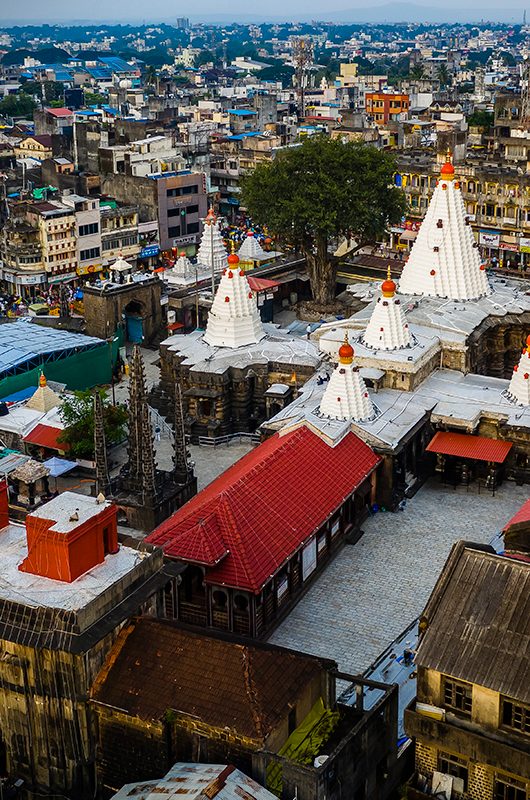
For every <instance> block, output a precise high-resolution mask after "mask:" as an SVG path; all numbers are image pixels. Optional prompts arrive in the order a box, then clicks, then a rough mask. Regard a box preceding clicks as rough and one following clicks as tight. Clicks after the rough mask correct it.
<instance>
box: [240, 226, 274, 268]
mask: <svg viewBox="0 0 530 800" xmlns="http://www.w3.org/2000/svg"><path fill="white" fill-rule="evenodd" d="M238 256H239V259H240V261H266V260H267V258H269V256H268V255H267V253H266V252H265V250H264V249H263V248H262V246H261V245H260V243H259V242H258V240H257V239H256V237H255V236H254V233H253V232H252V231H249V232H248V233H247V235H246V236H245V239H244V241H243V244H242V245H241V247H240V248H239V251H238Z"/></svg>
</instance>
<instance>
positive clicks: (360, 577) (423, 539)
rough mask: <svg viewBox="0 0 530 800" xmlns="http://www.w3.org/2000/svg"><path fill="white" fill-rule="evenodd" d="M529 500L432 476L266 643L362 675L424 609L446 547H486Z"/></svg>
mask: <svg viewBox="0 0 530 800" xmlns="http://www.w3.org/2000/svg"><path fill="white" fill-rule="evenodd" d="M527 499H528V487H527V486H523V487H518V486H515V484H513V483H505V484H503V485H502V486H501V487H500V488H499V490H498V492H497V494H496V496H495V497H492V496H491V495H490V494H481V495H477V494H474V493H472V492H469V493H466V491H465V490H457V491H454V490H453V489H446V488H444V487H442V486H440V485H439V484H438V482H437V481H435V480H434V479H433V481H431V482H430V483H428V484H426V485H425V486H424V487H422V489H420V491H419V492H418V493H417V494H416V496H415V497H414V498H413V499H412V500H409V501H408V502H407V506H406V508H405V510H404V511H402V512H396V513H394V514H392V513H379V514H377V515H375V516H374V517H370V518H369V519H368V520H366V522H365V524H364V525H363V530H364V532H365V533H364V536H363V537H362V538H361V539H360V540H359V541H358V542H357V544H355V545H346V546H345V547H344V548H343V549H342V550H341V551H340V552H339V553H338V555H337V556H336V558H335V559H334V561H333V562H332V563H331V564H329V565H328V566H327V567H326V569H325V570H324V572H323V573H322V575H320V576H319V577H318V578H317V580H316V581H315V583H314V584H313V586H312V587H311V588H310V589H309V591H308V592H307V594H306V595H305V596H304V597H303V598H302V600H301V601H300V602H299V603H298V605H297V606H296V607H295V608H294V610H293V611H292V612H291V614H290V615H289V617H288V618H287V619H286V620H285V621H284V622H283V623H282V624H281V625H280V627H279V628H278V629H277V630H276V631H275V632H274V633H273V635H272V636H271V638H270V641H271V642H272V643H274V644H279V645H284V646H285V647H290V648H293V649H295V650H304V651H306V652H308V653H314V654H315V655H320V656H325V657H327V658H333V659H335V660H336V661H337V662H338V664H339V667H340V668H341V669H343V670H346V671H348V672H364V670H365V669H367V668H368V667H369V666H370V663H371V662H372V661H373V660H374V659H375V658H376V657H377V656H378V655H379V654H380V653H381V652H382V651H383V650H384V649H385V647H386V646H387V644H389V643H390V642H391V641H392V640H393V639H395V638H396V637H397V636H398V635H399V634H400V633H401V631H402V630H404V628H406V627H407V625H408V624H409V623H410V622H411V621H412V620H413V619H414V618H415V617H417V616H418V615H419V614H420V613H421V612H422V610H423V608H424V606H425V604H426V601H427V599H428V597H429V595H430V593H431V590H432V588H433V586H434V583H435V581H436V579H437V577H438V575H439V573H440V571H441V569H442V567H443V565H444V563H445V560H446V558H447V556H448V554H449V551H450V549H451V545H452V544H453V543H454V542H455V541H458V540H459V539H464V540H467V541H471V542H482V543H488V542H490V541H491V539H492V538H493V537H494V535H495V534H496V533H497V532H498V531H499V530H500V529H501V528H502V527H503V525H504V524H505V523H506V522H507V521H508V519H510V517H511V516H512V515H513V514H514V513H515V511H516V510H517V509H518V508H519V506H521V505H522V503H523V502H524V501H525V500H527Z"/></svg>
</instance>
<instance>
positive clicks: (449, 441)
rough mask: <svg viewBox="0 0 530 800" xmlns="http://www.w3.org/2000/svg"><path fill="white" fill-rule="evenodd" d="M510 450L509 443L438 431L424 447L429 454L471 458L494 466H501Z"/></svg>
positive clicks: (510, 444)
mask: <svg viewBox="0 0 530 800" xmlns="http://www.w3.org/2000/svg"><path fill="white" fill-rule="evenodd" d="M511 448H512V443H511V442H503V441H502V440H500V439H486V437H484V436H471V435H469V434H467V433H452V432H450V431H438V433H435V435H434V437H433V439H432V440H431V442H429V444H428V445H427V447H426V449H427V450H428V451H429V452H431V453H442V454H443V455H445V456H459V457H460V458H471V459H475V460H476V461H494V462H495V463H496V464H502V463H503V462H504V461H505V460H506V456H507V455H508V453H509V452H510V450H511Z"/></svg>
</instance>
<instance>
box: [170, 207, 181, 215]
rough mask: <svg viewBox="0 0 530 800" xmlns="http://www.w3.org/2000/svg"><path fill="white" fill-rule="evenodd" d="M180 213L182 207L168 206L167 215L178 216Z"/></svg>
mask: <svg viewBox="0 0 530 800" xmlns="http://www.w3.org/2000/svg"><path fill="white" fill-rule="evenodd" d="M179 214H180V208H168V210H167V215H168V217H178V216H179Z"/></svg>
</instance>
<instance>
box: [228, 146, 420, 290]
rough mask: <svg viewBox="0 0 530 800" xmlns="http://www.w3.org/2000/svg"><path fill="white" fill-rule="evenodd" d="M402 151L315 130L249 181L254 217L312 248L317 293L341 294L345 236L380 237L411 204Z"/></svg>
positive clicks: (246, 198)
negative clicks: (401, 177) (402, 184)
mask: <svg viewBox="0 0 530 800" xmlns="http://www.w3.org/2000/svg"><path fill="white" fill-rule="evenodd" d="M394 171H395V162H394V158H393V157H392V156H391V155H390V154H389V153H386V152H383V151H381V150H377V149H376V148H375V147H372V146H367V145H364V144H362V143H360V142H346V143H344V142H342V141H341V140H340V139H330V138H328V137H325V136H313V137H310V138H308V139H306V140H305V141H304V142H303V144H301V145H300V146H298V147H290V148H286V149H284V150H281V151H280V152H279V153H278V154H277V156H276V158H275V159H274V160H273V161H271V162H266V163H263V164H259V165H258V166H257V167H256V168H255V169H254V170H253V171H252V172H250V173H248V174H247V175H246V176H245V177H244V179H243V182H242V196H243V204H244V205H245V206H246V207H247V208H248V210H249V213H250V215H251V217H252V219H253V220H254V221H255V222H257V223H259V224H261V225H266V226H268V228H269V230H270V231H271V232H273V233H274V234H275V235H276V236H279V237H280V238H281V240H282V241H283V242H285V243H286V244H287V243H289V244H290V245H292V246H293V247H294V248H295V249H297V250H299V251H300V252H302V253H303V254H304V256H305V257H306V260H307V269H308V274H309V278H310V281H311V289H312V292H313V298H314V300H315V301H316V302H317V303H318V304H320V305H326V304H328V303H330V302H332V301H333V298H334V296H335V272H336V267H337V259H336V258H335V257H334V256H333V254H332V252H330V251H331V246H332V245H333V244H334V243H335V242H336V240H337V238H338V237H341V236H345V237H347V238H349V239H353V240H355V242H356V247H357V249H358V248H360V247H363V246H365V245H367V244H370V243H373V242H375V241H376V240H377V239H378V238H379V237H380V236H381V235H382V234H383V233H384V231H385V229H386V228H387V227H388V226H389V225H392V224H395V223H396V222H398V221H399V220H400V219H401V217H402V216H403V213H404V211H405V208H406V203H405V196H404V194H403V192H402V191H401V190H400V189H398V188H396V187H395V186H394V182H393V174H394Z"/></svg>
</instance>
